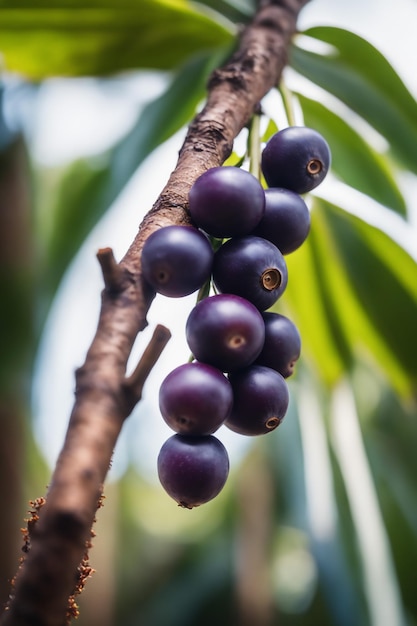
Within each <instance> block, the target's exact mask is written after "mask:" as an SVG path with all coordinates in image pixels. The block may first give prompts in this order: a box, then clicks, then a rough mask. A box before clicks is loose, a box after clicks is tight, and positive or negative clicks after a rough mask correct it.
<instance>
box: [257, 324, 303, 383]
mask: <svg viewBox="0 0 417 626" xmlns="http://www.w3.org/2000/svg"><path fill="white" fill-rule="evenodd" d="M263 318H264V322H265V343H264V347H263V348H262V352H261V354H260V355H259V356H258V358H257V359H256V362H255V363H256V364H257V365H265V366H266V367H271V368H272V369H274V370H276V371H277V372H279V373H280V374H281V375H282V376H283V377H284V378H288V377H289V376H291V375H292V374H293V373H294V366H295V363H296V361H297V360H298V358H299V357H300V352H301V338H300V333H299V332H298V329H297V327H296V326H295V324H294V323H293V322H292V321H291V320H289V319H288V317H285V315H280V314H279V313H269V312H268V313H264V314H263Z"/></svg>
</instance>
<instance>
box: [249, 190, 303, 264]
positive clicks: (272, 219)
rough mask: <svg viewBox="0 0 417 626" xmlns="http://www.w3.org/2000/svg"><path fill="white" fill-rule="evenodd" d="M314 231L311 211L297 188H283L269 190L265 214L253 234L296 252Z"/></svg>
mask: <svg viewBox="0 0 417 626" xmlns="http://www.w3.org/2000/svg"><path fill="white" fill-rule="evenodd" d="M309 231H310V212H309V210H308V208H307V205H306V203H305V202H304V200H303V199H302V197H301V196H299V195H298V194H297V193H295V192H294V191H290V190H289V189H283V188H275V187H272V188H271V189H266V191H265V213H264V216H263V218H262V219H261V221H260V222H259V224H258V226H257V227H256V228H255V229H254V230H253V231H252V232H251V235H255V236H257V237H263V238H264V239H268V241H272V243H273V244H274V245H275V246H276V247H277V248H278V249H279V250H280V251H281V252H282V254H289V253H290V252H294V250H296V249H297V248H299V247H300V246H301V244H302V243H303V242H304V241H305V240H306V238H307V235H308V233H309Z"/></svg>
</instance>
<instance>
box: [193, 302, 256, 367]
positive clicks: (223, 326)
mask: <svg viewBox="0 0 417 626" xmlns="http://www.w3.org/2000/svg"><path fill="white" fill-rule="evenodd" d="M185 330H186V336H187V342H188V345H189V347H190V350H191V352H192V353H193V355H194V357H195V358H196V359H197V361H200V362H202V363H208V364H209V365H213V366H214V367H217V368H218V369H219V370H221V371H222V372H229V371H231V370H234V369H237V368H240V367H246V366H247V365H249V364H250V363H252V362H253V361H254V360H255V359H256V357H257V356H259V354H260V352H261V350H262V346H263V344H264V338H265V324H264V321H263V318H262V315H261V314H260V313H259V311H258V310H257V309H256V308H255V306H254V305H253V304H251V303H250V302H248V301H247V300H245V299H244V298H241V297H239V296H236V295H232V294H218V295H216V296H210V297H208V298H205V299H204V300H201V301H200V302H198V304H196V306H195V307H194V308H193V309H192V311H191V313H190V315H189V317H188V320H187V324H186V329H185Z"/></svg>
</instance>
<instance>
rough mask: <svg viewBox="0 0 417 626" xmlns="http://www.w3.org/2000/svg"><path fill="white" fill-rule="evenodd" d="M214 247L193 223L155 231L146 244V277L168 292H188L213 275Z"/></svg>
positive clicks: (175, 295)
mask: <svg viewBox="0 0 417 626" xmlns="http://www.w3.org/2000/svg"><path fill="white" fill-rule="evenodd" d="M212 262H213V249H212V247H211V244H210V242H209V240H208V239H207V237H206V236H205V235H204V234H203V233H201V232H200V231H198V230H197V229H196V228H194V227H192V226H165V227H164V228H160V229H159V230H156V231H155V232H153V233H152V234H151V235H150V236H149V237H148V239H147V240H146V243H145V245H144V247H143V251H142V271H143V276H144V278H145V280H146V281H147V282H148V283H149V284H150V285H151V286H152V287H153V288H154V289H155V291H157V292H158V293H161V294H163V295H164V296H170V297H171V298H179V297H182V296H187V295H188V294H190V293H193V292H194V291H197V289H200V287H201V286H202V285H203V284H204V283H205V282H206V281H207V280H208V279H209V278H210V273H211V266H212Z"/></svg>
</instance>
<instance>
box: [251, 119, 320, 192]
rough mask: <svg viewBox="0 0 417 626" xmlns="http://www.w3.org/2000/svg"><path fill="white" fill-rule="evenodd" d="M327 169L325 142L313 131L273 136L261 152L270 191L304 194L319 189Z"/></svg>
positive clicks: (286, 131) (298, 130)
mask: <svg viewBox="0 0 417 626" xmlns="http://www.w3.org/2000/svg"><path fill="white" fill-rule="evenodd" d="M329 166H330V148H329V145H328V143H327V141H326V140H325V139H324V138H323V137H322V136H321V135H320V133H318V132H317V131H316V130H313V129H312V128H306V127H305V126H290V127H288V128H284V129H283V130H280V131H279V132H278V133H275V135H273V136H272V137H271V139H270V140H269V141H268V143H267V144H266V146H265V149H264V150H263V152H262V171H263V174H264V176H265V180H266V182H267V183H268V186H269V187H284V188H285V189H291V190H292V191H295V192H296V193H306V192H307V191H311V190H312V189H314V188H315V187H317V185H319V184H320V183H321V182H322V180H323V179H324V177H325V176H326V174H327V172H328V169H329Z"/></svg>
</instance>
